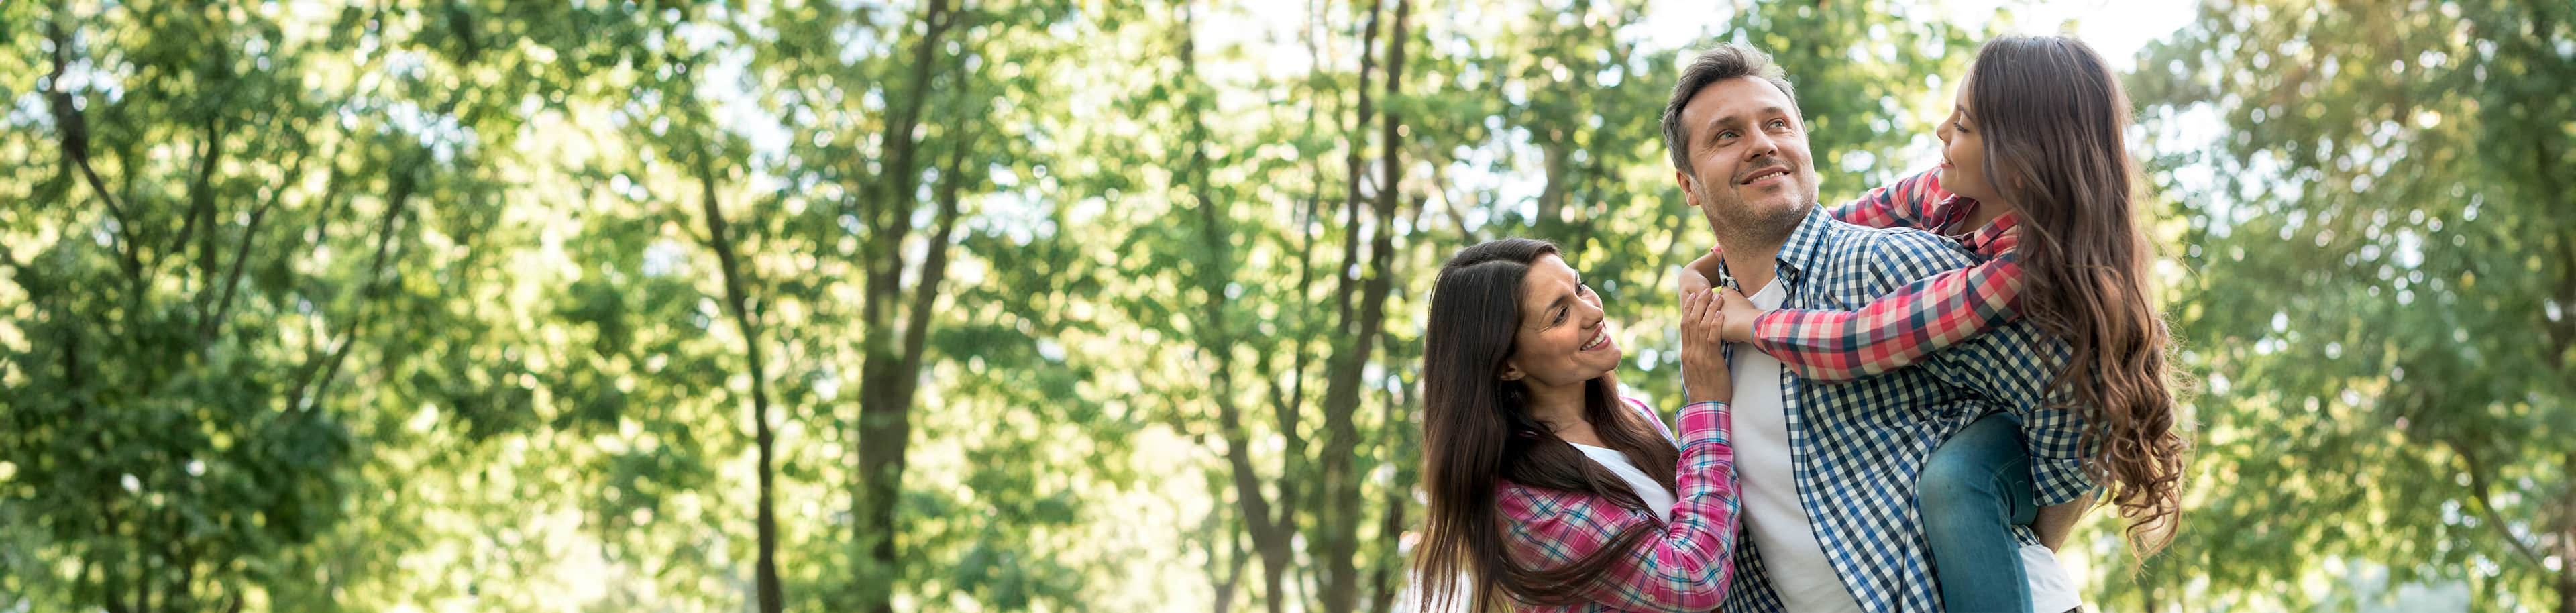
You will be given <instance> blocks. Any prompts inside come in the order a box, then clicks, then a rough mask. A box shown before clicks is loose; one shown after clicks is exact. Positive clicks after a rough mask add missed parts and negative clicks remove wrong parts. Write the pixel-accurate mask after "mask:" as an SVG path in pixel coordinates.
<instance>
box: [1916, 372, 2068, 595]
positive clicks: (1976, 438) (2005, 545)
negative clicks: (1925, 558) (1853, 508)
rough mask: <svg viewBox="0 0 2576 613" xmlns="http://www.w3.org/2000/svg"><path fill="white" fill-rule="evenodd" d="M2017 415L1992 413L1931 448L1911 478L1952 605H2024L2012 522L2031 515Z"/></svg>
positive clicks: (2026, 583) (2026, 586)
mask: <svg viewBox="0 0 2576 613" xmlns="http://www.w3.org/2000/svg"><path fill="white" fill-rule="evenodd" d="M2031 488H2032V486H2031V482H2030V456H2029V452H2028V451H2026V450H2025V449H2024V448H2023V446H2022V437H2021V422H2020V421H2019V420H2015V419H2013V417H2012V416H2011V415H2010V414H2006V413H1992V414H1988V415H1986V416H1985V417H1982V418H1979V419H1977V421H1975V422H1972V423H1970V424H1968V427H1967V428H1965V429H1962V430H1960V431H1959V433H1958V434H1957V435H1954V436H1952V437H1950V440H1948V441H1944V442H1942V443H1941V447H1940V448H1939V449H1934V450H1933V451H1932V457H1931V458H1930V459H1928V460H1926V462H1925V463H1924V465H1923V475H1922V476H1921V477H1920V478H1919V480H1917V481H1916V482H1915V484H1914V505H1915V510H1916V511H1918V512H1920V513H1921V514H1922V516H1923V536H1924V538H1925V539H1926V540H1928V541H1929V542H1930V544H1931V548H1932V572H1933V577H1934V579H1935V580H1936V581H1938V582H1939V583H1940V587H1941V600H1942V602H1943V603H1944V606H1946V607H1947V608H1948V609H1949V610H1950V611H1953V612H1954V613H2023V612H2025V611H2029V610H2030V579H2029V577H2028V576H2027V575H2026V574H2025V573H2024V572H2023V570H2022V566H2021V543H2020V541H2017V540H2014V539H2013V533H2012V527H2013V526H2014V525H2015V524H2029V523H2030V522H2031V521H2032V520H2033V519H2035V518H2037V517H2038V515H2039V506H2038V505H2037V504H2036V502H2035V501H2034V500H2032V495H2031Z"/></svg>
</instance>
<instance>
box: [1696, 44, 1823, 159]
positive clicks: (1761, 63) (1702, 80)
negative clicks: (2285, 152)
mask: <svg viewBox="0 0 2576 613" xmlns="http://www.w3.org/2000/svg"><path fill="white" fill-rule="evenodd" d="M1738 77H1757V78H1760V79H1762V80H1763V81H1766V82H1769V83H1770V84H1771V86H1772V87H1777V88H1780V93H1781V94H1785V95H1787V96H1789V109H1790V111H1791V112H1796V111H1797V108H1798V90H1797V88H1795V87H1791V86H1790V85H1789V79H1788V78H1787V77H1783V76H1781V73H1780V66H1779V65H1778V64H1773V63H1771V55H1770V54H1767V53H1763V52H1762V51H1760V50H1758V49H1754V48H1752V47H1746V46H1742V45H1736V44H1731V43H1718V44H1717V46H1714V47H1710V48H1708V50H1706V51H1701V52H1699V57H1696V58H1692V59H1691V63H1690V67H1689V68H1685V69H1682V82H1681V83H1680V84H1678V85H1674V86H1673V99H1672V101H1671V102H1667V103H1664V148H1665V149H1669V150H1671V151H1672V156H1673V169H1674V170H1679V171H1682V172H1690V169H1691V168H1690V155H1689V153H1688V146H1689V143H1690V138H1689V135H1688V133H1689V132H1690V127H1689V126H1684V125H1682V106H1683V105H1687V104H1690V99H1691V96H1695V95H1698V94H1699V90H1702V89H1706V88H1708V86H1709V85H1711V84H1714V83H1717V82H1719V81H1724V80H1727V79H1734V78H1738Z"/></svg>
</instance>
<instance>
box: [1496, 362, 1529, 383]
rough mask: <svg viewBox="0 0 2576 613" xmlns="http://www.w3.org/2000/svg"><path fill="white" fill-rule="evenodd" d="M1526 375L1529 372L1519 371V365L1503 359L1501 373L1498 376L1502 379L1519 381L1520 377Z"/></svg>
mask: <svg viewBox="0 0 2576 613" xmlns="http://www.w3.org/2000/svg"><path fill="white" fill-rule="evenodd" d="M1526 376H1529V373H1525V372H1521V367H1520V366H1519V365H1516V364H1513V363H1511V361H1509V360H1505V361H1504V362H1503V374H1502V376H1501V377H1498V378H1500V379H1502V380H1504V381H1519V380H1521V377H1526Z"/></svg>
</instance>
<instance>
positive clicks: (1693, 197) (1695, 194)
mask: <svg viewBox="0 0 2576 613" xmlns="http://www.w3.org/2000/svg"><path fill="white" fill-rule="evenodd" d="M1673 183H1674V184H1675V185H1680V186H1682V201H1683V202H1688V203H1690V205H1691V208H1694V209H1696V208H1699V190H1698V189H1695V188H1694V187H1693V186H1694V185H1696V184H1698V183H1699V180H1698V179H1693V178H1691V176H1690V173H1687V172H1682V171H1679V170H1675V171H1673Z"/></svg>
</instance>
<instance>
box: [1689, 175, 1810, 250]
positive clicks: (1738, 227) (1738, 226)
mask: <svg viewBox="0 0 2576 613" xmlns="http://www.w3.org/2000/svg"><path fill="white" fill-rule="evenodd" d="M1697 183H1699V187H1701V188H1703V189H1702V190H1701V193H1700V195H1699V201H1700V202H1716V201H1717V200H1716V198H1715V196H1716V194H1712V193H1708V191H1709V190H1707V189H1705V188H1707V187H1709V185H1708V183H1707V182H1704V181H1701V182H1697ZM1801 196H1803V194H1801ZM1815 207H1816V202H1815V200H1814V199H1813V198H1804V197H1796V198H1795V203H1794V204H1791V205H1789V206H1784V207H1767V206H1766V207H1756V206H1753V205H1752V204H1751V203H1749V202H1745V201H1741V200H1739V201H1737V202H1736V203H1735V205H1734V206H1711V207H1708V210H1707V211H1706V212H1704V213H1703V214H1704V215H1706V216H1707V217H1708V223H1709V227H1710V229H1711V230H1715V231H1716V233H1717V240H1718V245H1719V247H1721V248H1730V247H1731V248H1743V247H1744V246H1748V245H1776V244H1780V243H1782V242H1786V241H1788V240H1789V233H1790V232H1795V231H1797V229H1798V224H1799V223H1800V222H1803V221H1806V219H1807V212H1808V211H1810V210H1813V209H1814V208H1815Z"/></svg>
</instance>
